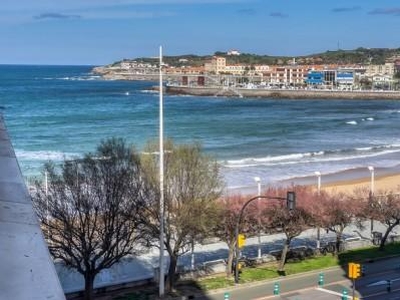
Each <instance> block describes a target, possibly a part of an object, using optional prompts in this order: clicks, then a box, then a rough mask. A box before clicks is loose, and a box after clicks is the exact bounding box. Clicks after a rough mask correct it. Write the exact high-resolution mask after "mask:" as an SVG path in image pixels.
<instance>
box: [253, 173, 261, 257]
mask: <svg viewBox="0 0 400 300" xmlns="http://www.w3.org/2000/svg"><path fill="white" fill-rule="evenodd" d="M254 181H255V182H256V183H257V188H258V194H257V195H258V197H260V196H261V178H260V177H254ZM257 209H258V255H257V257H258V258H261V217H260V199H258V201H257Z"/></svg>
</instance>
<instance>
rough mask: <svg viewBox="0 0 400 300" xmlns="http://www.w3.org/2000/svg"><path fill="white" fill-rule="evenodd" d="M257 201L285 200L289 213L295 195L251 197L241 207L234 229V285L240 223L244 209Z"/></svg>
mask: <svg viewBox="0 0 400 300" xmlns="http://www.w3.org/2000/svg"><path fill="white" fill-rule="evenodd" d="M257 199H270V200H285V201H286V207H287V208H288V209H289V211H292V210H294V209H295V208H296V194H295V192H287V194H286V198H283V197H271V196H261V195H260V196H256V197H253V198H251V199H249V200H247V202H246V203H245V204H244V205H243V206H242V208H241V209H240V212H239V217H238V219H237V223H236V228H235V242H236V246H235V283H239V243H238V238H239V227H240V223H241V222H242V218H243V212H244V210H245V208H246V207H247V206H248V205H249V204H250V203H251V202H253V201H255V200H257Z"/></svg>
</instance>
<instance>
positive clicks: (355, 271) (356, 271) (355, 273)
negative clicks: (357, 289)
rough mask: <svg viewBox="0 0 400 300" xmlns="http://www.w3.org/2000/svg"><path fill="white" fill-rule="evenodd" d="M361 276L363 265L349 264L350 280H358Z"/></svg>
mask: <svg viewBox="0 0 400 300" xmlns="http://www.w3.org/2000/svg"><path fill="white" fill-rule="evenodd" d="M360 276H361V265H360V264H356V263H349V278H352V279H357V278H358V277H360Z"/></svg>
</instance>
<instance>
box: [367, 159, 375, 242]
mask: <svg viewBox="0 0 400 300" xmlns="http://www.w3.org/2000/svg"><path fill="white" fill-rule="evenodd" d="M368 170H369V172H370V173H371V186H370V191H369V196H370V197H371V198H372V196H373V195H374V190H375V169H374V167H373V166H368ZM373 231H374V219H372V218H371V234H372V232H373Z"/></svg>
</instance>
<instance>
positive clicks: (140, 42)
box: [0, 0, 400, 65]
mask: <svg viewBox="0 0 400 300" xmlns="http://www.w3.org/2000/svg"><path fill="white" fill-rule="evenodd" d="M399 33H400V1H399V0H379V1H378V0H335V1H321V0H303V1H300V0H1V5H0V64H39V65H41V64H50V65H104V64H109V63H112V62H115V61H119V60H122V59H124V58H137V57H153V56H157V55H158V52H159V46H160V45H162V46H163V53H164V54H165V55H183V54H196V55H210V54H213V53H215V52H217V51H223V52H226V51H229V50H232V49H235V50H238V51H240V52H241V53H251V54H260V55H284V56H293V57H295V56H300V55H309V54H313V53H320V52H325V51H327V50H337V49H338V48H340V49H355V48H358V47H366V48H399V47H400V34H399Z"/></svg>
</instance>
